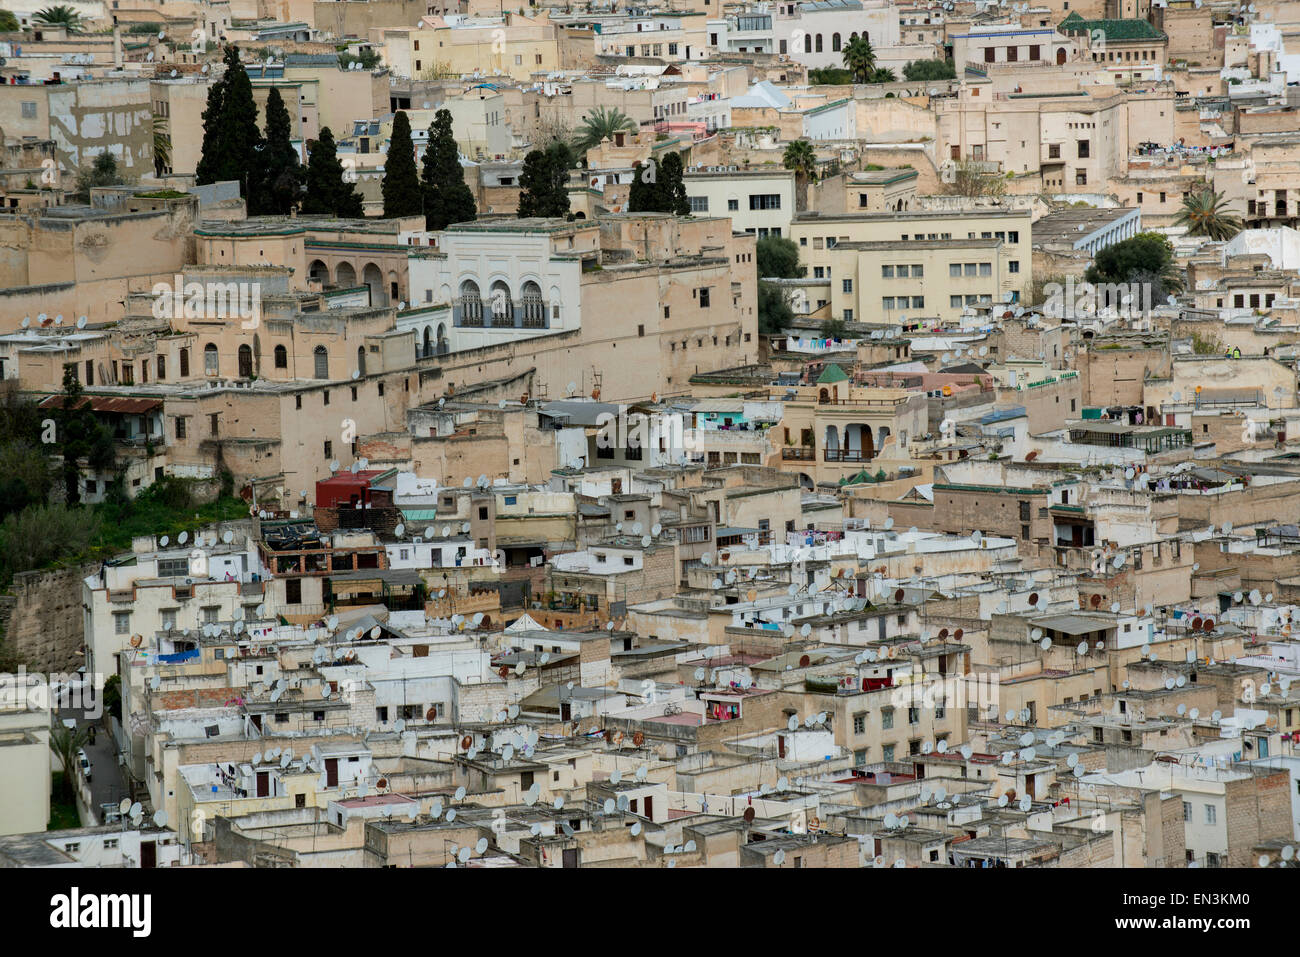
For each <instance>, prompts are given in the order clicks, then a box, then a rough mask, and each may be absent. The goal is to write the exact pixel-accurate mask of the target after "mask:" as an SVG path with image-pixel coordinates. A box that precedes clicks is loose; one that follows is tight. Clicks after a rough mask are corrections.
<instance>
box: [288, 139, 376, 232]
mask: <svg viewBox="0 0 1300 957" xmlns="http://www.w3.org/2000/svg"><path fill="white" fill-rule="evenodd" d="M302 211H303V212H304V213H320V214H324V215H326V216H341V217H344V218H348V219H356V218H359V217H361V216H363V215H365V214H364V212H363V210H362V208H361V196H360V195H359V194H358V193H357V191H356V188H355V187H354V186H353V185H352V184H351V183H348V182H345V181H344V179H343V164H342V163H340V162H339V158H338V149H337V147H336V146H335V144H334V134H333V133H332V132H330V128H329V127H328V126H326V127H324V128H323V129H322V130H321V131H320V139H318V140H317V141H316V142H315V143H314V144H313V145H312V148H311V154H310V155H309V156H308V157H307V194H306V195H305V196H304V197H303V200H302Z"/></svg>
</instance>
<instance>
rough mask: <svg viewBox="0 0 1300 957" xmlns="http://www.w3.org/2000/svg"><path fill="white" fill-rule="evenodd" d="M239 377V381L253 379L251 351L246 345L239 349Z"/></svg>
mask: <svg viewBox="0 0 1300 957" xmlns="http://www.w3.org/2000/svg"><path fill="white" fill-rule="evenodd" d="M239 377H240V378H241V379H251V378H252V377H253V350H252V349H250V348H249V347H248V344H247V343H245V344H244V345H242V346H240V347H239Z"/></svg>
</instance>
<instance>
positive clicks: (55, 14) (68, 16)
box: [32, 4, 81, 33]
mask: <svg viewBox="0 0 1300 957" xmlns="http://www.w3.org/2000/svg"><path fill="white" fill-rule="evenodd" d="M32 19H33V20H34V21H35V22H37V23H39V24H42V25H44V26H51V27H66V28H67V31H68V32H69V33H80V32H81V14H79V13H78V12H77V11H76V10H74V9H73V8H72V7H69V6H64V5H63V4H58V5H57V6H53V7H46V8H45V9H43V10H37V11H36V14H35V15H34V16H33V17H32Z"/></svg>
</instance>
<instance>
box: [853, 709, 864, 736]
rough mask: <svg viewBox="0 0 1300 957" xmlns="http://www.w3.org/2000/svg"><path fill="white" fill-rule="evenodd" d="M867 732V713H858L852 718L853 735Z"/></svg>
mask: <svg viewBox="0 0 1300 957" xmlns="http://www.w3.org/2000/svg"><path fill="white" fill-rule="evenodd" d="M866 730H867V713H866V712H865V711H860V712H858V713H857V714H855V715H854V716H853V733H854V734H862V733H863V732H865V731H866Z"/></svg>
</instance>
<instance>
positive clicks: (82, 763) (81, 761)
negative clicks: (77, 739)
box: [77, 748, 90, 784]
mask: <svg viewBox="0 0 1300 957" xmlns="http://www.w3.org/2000/svg"><path fill="white" fill-rule="evenodd" d="M77 766H78V767H79V768H81V773H82V774H84V775H85V776H86V783H87V784H89V783H90V758H88V757H86V752H85V751H84V750H82V749H81V748H77Z"/></svg>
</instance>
